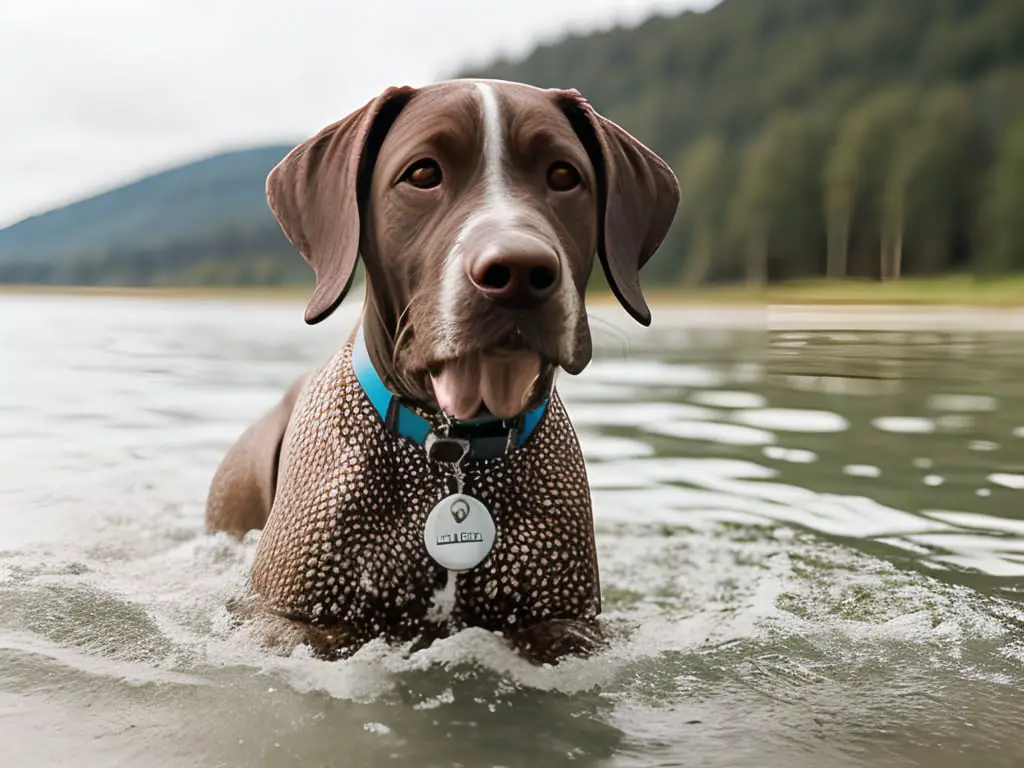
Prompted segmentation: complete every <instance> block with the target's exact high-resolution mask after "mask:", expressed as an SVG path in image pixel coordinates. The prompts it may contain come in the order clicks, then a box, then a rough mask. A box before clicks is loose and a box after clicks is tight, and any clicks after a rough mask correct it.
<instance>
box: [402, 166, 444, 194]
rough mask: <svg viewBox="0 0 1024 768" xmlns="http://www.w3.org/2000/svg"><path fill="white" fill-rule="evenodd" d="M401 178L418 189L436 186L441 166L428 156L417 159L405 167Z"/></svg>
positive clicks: (439, 179) (439, 181)
mask: <svg viewBox="0 0 1024 768" xmlns="http://www.w3.org/2000/svg"><path fill="white" fill-rule="evenodd" d="M402 180H403V181H408V182H409V183H410V184H412V185H413V186H414V187H417V188H419V189H430V188H431V187H436V186H437V185H438V184H440V183H441V166H439V165H438V164H437V163H436V162H435V161H433V160H431V159H430V158H424V159H423V160H418V161H416V162H415V163H413V164H412V165H410V166H409V167H408V168H407V169H406V171H405V173H404V174H402Z"/></svg>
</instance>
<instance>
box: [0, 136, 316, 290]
mask: <svg viewBox="0 0 1024 768" xmlns="http://www.w3.org/2000/svg"><path fill="white" fill-rule="evenodd" d="M292 146H294V145H292V144H280V145H273V146H266V147H258V148H254V149H245V150H238V151H233V152H225V153H223V154H219V155H215V156H213V157H208V158H205V159H202V160H199V161H197V162H192V163H188V164H186V165H183V166H180V167H177V168H174V169H171V170H168V171H164V172H161V173H157V174H154V175H152V176H149V177H146V178H143V179H141V180H139V181H136V182H133V183H131V184H127V185H125V186H122V187H118V188H117V189H113V190H110V191H108V192H104V193H103V194H99V195H96V196H95V197H90V198H87V199H85V200H81V201H79V202H76V203H73V204H71V205H67V206H64V207H62V208H58V209H56V210H53V211H49V212H47V213H43V214H40V215H37V216H33V217H31V218H28V219H25V220H23V221H20V222H17V223H16V224H13V225H11V226H9V227H7V228H6V229H2V230H0V280H6V281H8V282H33V283H35V282H42V283H51V282H52V283H68V282H71V283H113V284H146V283H180V282H186V283H191V282H200V283H202V282H267V281H270V282H279V281H283V280H286V279H287V278H288V277H289V276H291V277H292V278H294V279H302V278H304V277H306V272H307V271H308V267H306V266H305V265H304V264H303V263H302V260H301V258H299V257H298V256H297V254H296V253H295V250H294V248H292V246H291V244H289V243H288V241H287V240H286V239H285V237H284V235H283V234H282V232H281V230H280V227H279V226H278V224H277V222H276V221H275V220H274V217H273V215H272V214H271V213H270V209H269V208H268V207H267V202H266V196H265V192H264V184H265V182H266V177H267V174H268V173H269V172H270V170H271V168H273V167H274V165H275V164H276V163H277V162H278V161H279V160H280V159H281V158H282V157H284V156H285V155H286V154H287V153H288V151H289V150H290V149H291V148H292ZM211 262H212V263H211ZM296 262H297V264H296Z"/></svg>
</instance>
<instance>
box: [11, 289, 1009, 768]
mask: <svg viewBox="0 0 1024 768" xmlns="http://www.w3.org/2000/svg"><path fill="white" fill-rule="evenodd" d="M351 303H357V302H351ZM301 312H302V305H301V304H291V303H265V304H264V303H255V302H213V301H170V300H167V301H164V300H134V299H97V298H82V297H79V298H59V297H55V296H52V297H46V298H40V297H27V296H0V765H2V766H5V767H6V766H56V765H68V766H76V767H83V768H84V767H87V766H104V768H108V767H110V766H132V767H133V768H149V767H150V766H381V765H396V766H428V767H429V766H466V767H467V768H470V767H475V766H506V767H509V768H511V767H512V766H534V767H535V766H557V765H576V766H580V765H582V766H723V767H726V766H730V767H732V766H787V767H791V766H798V767H801V768H802V767H803V766H807V767H808V768H809V767H811V766H814V767H815V768H821V767H824V768H832V767H834V766H887V767H895V766H938V767H943V766H971V768H985V767H987V766H1015V767H1019V766H1020V765H1024V738H1022V737H1021V726H1022V725H1024V332H1019V333H1016V334H1015V333H1013V332H1011V331H1010V330H1009V329H1011V328H1013V327H1017V328H1019V329H1024V321H1021V320H1020V317H1019V316H1016V319H1014V316H1010V315H1000V316H999V317H1000V318H1001V319H1002V323H1001V324H1002V326H1003V330H1001V331H985V330H983V328H984V326H985V325H986V324H987V322H968V321H967V320H965V321H963V322H959V321H949V319H950V318H952V317H953V316H952V315H950V316H948V317H947V316H944V317H946V319H947V322H945V323H944V324H942V325H940V324H937V323H936V321H935V318H934V317H927V316H925V317H923V318H921V319H918V320H916V321H914V322H913V323H911V324H907V323H906V322H904V321H903V319H901V317H900V316H899V315H898V314H897V315H892V316H889V317H888V318H886V317H885V316H882V315H879V314H877V313H876V314H850V315H846V314H840V315H836V317H837V318H839V320H837V322H835V323H833V324H832V325H831V326H829V325H826V327H831V328H834V329H835V330H827V331H823V330H815V328H819V329H820V328H821V327H822V325H823V323H822V321H821V318H818V317H816V316H815V314H814V313H799V312H796V313H788V314H786V315H785V316H782V315H779V316H778V317H773V316H772V313H770V312H757V311H752V310H745V311H738V310H736V311H733V310H730V311H709V310H700V311H697V310H694V311H687V312H677V313H671V312H664V311H661V312H656V314H655V327H654V328H652V329H640V328H638V327H633V326H630V325H629V324H628V323H627V321H626V319H625V315H624V314H623V313H621V312H618V311H611V310H608V311H605V310H602V311H600V312H596V313H595V315H596V318H595V335H596V346H597V353H596V359H595V362H594V363H593V364H592V366H591V367H590V368H589V369H587V371H585V372H584V374H583V375H581V376H579V377H577V378H571V377H563V378H562V379H561V383H560V387H561V391H562V392H563V394H564V397H565V399H566V401H567V406H568V409H569V412H570V415H571V416H572V417H573V419H574V421H575V424H576V426H577V429H578V431H579V433H580V435H581V440H582V444H583V447H584V452H585V453H586V455H587V457H588V459H589V472H590V478H591V483H592V486H593V492H594V505H595V517H596V527H597V535H598V547H599V554H600V565H601V578H602V582H603V587H604V597H605V605H606V616H607V619H608V621H609V623H610V624H611V625H612V626H613V627H615V628H616V629H617V630H618V631H619V632H620V633H621V638H620V639H619V640H617V641H616V642H615V643H614V644H613V645H612V647H611V648H610V649H609V650H607V651H606V652H605V653H603V654H602V655H600V656H598V657H596V658H592V659H588V660H585V661H580V660H570V661H567V662H565V663H563V664H561V665H559V666H557V667H555V668H548V669H545V668H536V667H531V666H529V665H528V664H526V663H525V662H523V661H521V660H519V659H518V658H517V657H515V656H513V655H512V654H511V653H510V652H508V651H507V650H505V649H504V647H503V646H502V645H501V644H500V643H499V642H498V641H497V640H496V639H495V638H494V637H492V636H490V635H487V634H485V633H476V632H466V633H463V634H461V635H458V636H456V637H454V638H451V639H448V640H445V641H442V642H439V643H437V644H435V645H434V646H432V647H430V648H428V649H426V650H423V651H420V652H417V653H415V654H411V655H410V654H408V653H405V652H403V650H402V649H389V648H385V647H381V646H378V645H371V646H368V647H366V648H365V649H363V650H362V651H360V652H359V653H358V654H357V655H356V656H355V657H354V658H352V659H350V660H347V661H344V662H337V663H327V662H321V661H317V660H314V659H311V658H309V656H308V655H307V654H304V653H302V652H296V653H295V654H294V655H293V656H291V657H287V658H279V657H274V656H270V655H267V654H265V653H262V652H261V651H259V650H258V649H257V647H256V645H255V643H254V641H253V639H252V638H251V637H248V636H246V635H245V634H244V633H239V632H236V631H234V630H232V629H231V628H230V627H229V624H228V622H227V616H226V613H225V608H224V605H225V602H226V601H227V600H228V599H229V598H230V597H232V596H233V595H235V594H236V593H237V592H238V590H239V589H240V588H241V586H242V584H243V582H244V579H245V575H246V572H247V568H248V566H249V564H250V562H251V559H252V555H253V552H254V548H255V542H254V541H248V542H246V543H244V544H238V543H234V542H232V541H230V540H227V539H226V538H222V537H219V536H217V537H210V536H206V535H204V534H203V533H202V520H203V504H204V498H205V493H206V487H207V483H208V481H209V478H210V476H211V474H212V472H213V470H214V468H215V466H216V464H217V462H218V461H219V459H220V457H221V455H222V454H223V452H224V450H225V449H226V448H227V447H228V445H229V443H230V442H231V441H232V440H233V439H234V438H235V437H236V436H237V434H238V433H239V432H240V431H241V430H242V429H243V428H244V427H245V426H246V425H247V424H248V423H249V422H250V421H251V420H252V419H254V418H255V417H256V416H258V415H259V414H260V413H261V412H262V411H263V410H264V409H265V408H266V407H268V406H269V405H270V404H271V403H273V402H274V401H275V400H276V399H277V397H278V396H279V395H280V393H281V392H282V390H283V389H284V388H285V387H286V386H287V385H288V383H289V382H290V381H291V380H292V378H293V377H294V376H295V375H297V374H298V373H300V372H301V371H302V370H304V369H305V368H306V367H307V366H308V365H310V364H312V363H314V362H315V361H317V360H318V359H319V358H320V357H322V356H323V355H326V354H327V353H328V352H329V351H330V350H331V349H332V348H333V346H334V345H335V344H336V343H338V342H339V341H340V340H341V339H342V338H344V336H345V335H346V334H347V332H348V330H349V328H350V325H351V322H352V320H353V317H354V312H355V309H351V308H350V309H346V310H344V311H342V312H340V313H339V315H338V316H337V317H336V318H333V319H332V320H331V321H328V322H327V323H326V324H324V325H323V326H318V327H315V328H310V327H307V326H305V324H304V323H303V322H302V317H301ZM894 323H901V324H902V325H903V326H905V327H906V328H909V330H903V331H899V332H894V331H889V330H886V328H889V327H893V324H894ZM769 324H770V325H772V326H778V327H779V328H780V329H781V330H773V331H769ZM858 328H863V329H866V330H858Z"/></svg>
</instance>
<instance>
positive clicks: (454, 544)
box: [423, 493, 495, 571]
mask: <svg viewBox="0 0 1024 768" xmlns="http://www.w3.org/2000/svg"><path fill="white" fill-rule="evenodd" d="M494 536H495V529H494V519H493V518H492V517H491V513H490V512H488V511H487V507H485V506H484V504H483V502H482V501H480V500H479V499H474V498H473V497H472V496H467V495H466V494H464V493H453V494H452V495H451V496H449V497H448V498H446V499H443V500H442V501H441V502H440V503H439V504H438V505H437V506H436V507H434V508H433V509H432V510H431V511H430V514H429V515H427V524H426V526H425V527H424V529H423V543H424V544H426V546H427V552H428V553H429V554H430V556H431V557H432V558H434V560H436V561H437V563H438V564H439V565H442V566H444V567H445V568H447V569H448V570H449V571H468V570H470V569H471V568H475V567H476V566H477V565H479V564H480V563H481V562H483V559H484V558H485V557H487V555H488V554H489V553H490V551H491V547H493V546H494Z"/></svg>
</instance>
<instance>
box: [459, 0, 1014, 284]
mask: <svg viewBox="0 0 1024 768" xmlns="http://www.w3.org/2000/svg"><path fill="white" fill-rule="evenodd" d="M463 74H465V75H467V76H487V77H496V78H503V79H510V80H523V81H526V82H531V83H534V84H537V85H543V86H561V87H566V86H573V87H576V88H578V89H579V90H581V91H582V92H583V93H584V94H585V95H586V97H587V98H588V100H589V101H590V102H591V103H592V104H594V106H595V108H597V109H598V110H599V111H601V112H603V113H604V114H605V115H606V116H608V117H609V118H611V119H613V120H615V121H616V122H618V123H619V124H620V125H622V126H623V127H627V128H628V130H630V132H632V133H633V134H634V135H636V136H637V137H638V138H640V139H641V140H643V141H645V142H646V143H648V144H649V145H650V146H651V147H652V148H653V149H655V150H656V151H657V152H658V153H659V154H661V155H662V156H663V157H665V158H666V159H667V160H668V161H669V162H670V164H671V165H672V167H673V169H674V170H675V172H676V173H677V175H678V177H679V179H680V182H681V185H682V189H683V200H682V205H681V207H680V214H679V218H678V220H677V221H676V223H675V225H674V227H673V230H672V232H671V234H670V236H669V238H668V240H667V241H666V243H665V245H664V246H663V247H664V248H665V250H666V251H667V252H668V253H669V254H671V255H672V256H675V254H679V257H678V258H666V257H665V256H664V255H661V256H659V257H657V258H655V259H654V260H652V262H651V264H650V266H649V267H648V268H647V269H645V273H648V274H647V275H645V280H647V281H649V280H658V281H659V282H661V281H676V282H679V283H681V284H688V285H695V284H700V283H703V282H708V281H713V282H718V281H737V280H744V281H748V282H751V283H761V282H764V281H777V280H786V279H796V278H806V277H819V276H830V277H844V276H850V277H866V278H876V279H878V278H895V277H899V276H901V275H934V274H939V273H950V272H973V273H975V274H979V275H993V274H1001V273H1005V272H1008V271H1014V270H1024V216H1022V215H1021V211H1022V209H1024V2H1019V0H900V2H892V1H891V0H725V2H723V3H721V4H720V5H719V6H717V7H716V8H714V9H712V10H711V11H709V12H706V13H703V14H697V13H685V14H682V15H680V16H677V17H674V18H664V17H659V18H653V19H650V20H649V21H647V22H646V23H645V24H643V25H642V26H640V27H639V28H636V29H632V30H625V29H617V30H613V31H610V32H607V33H604V34H601V35H594V36H590V37H575V38H572V39H568V40H563V41H561V42H560V43H558V44H555V45H549V46H546V47H543V48H540V49H538V50H536V51H535V52H534V53H533V54H532V55H530V56H529V57H528V58H526V59H525V60H523V61H519V62H508V61H502V62H497V63H495V64H493V65H491V66H488V67H485V68H481V69H477V70H467V71H466V72H464V73H463Z"/></svg>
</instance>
